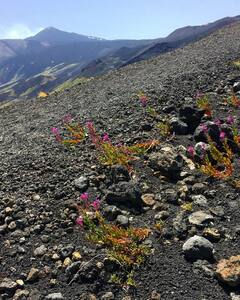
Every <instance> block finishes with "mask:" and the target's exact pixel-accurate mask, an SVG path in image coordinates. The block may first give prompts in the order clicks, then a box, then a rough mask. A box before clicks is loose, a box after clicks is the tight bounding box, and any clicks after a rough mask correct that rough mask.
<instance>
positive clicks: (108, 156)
mask: <svg viewBox="0 0 240 300" xmlns="http://www.w3.org/2000/svg"><path fill="white" fill-rule="evenodd" d="M87 128H88V131H89V135H90V138H91V141H92V143H93V144H94V145H95V147H96V149H97V150H98V151H99V153H100V156H99V160H100V162H101V163H102V164H105V165H123V166H126V167H127V168H128V169H130V166H129V162H130V161H133V160H135V159H136V156H137V155H139V154H144V153H145V152H146V151H148V150H150V149H151V148H153V147H154V146H156V145H157V144H158V143H159V142H158V141H156V140H153V141H148V142H145V143H138V144H135V145H132V146H125V145H122V144H117V145H114V144H113V143H112V142H111V140H110V138H109V136H108V134H107V133H105V134H104V136H103V137H100V136H99V135H98V134H97V132H96V129H95V127H94V125H93V122H87Z"/></svg>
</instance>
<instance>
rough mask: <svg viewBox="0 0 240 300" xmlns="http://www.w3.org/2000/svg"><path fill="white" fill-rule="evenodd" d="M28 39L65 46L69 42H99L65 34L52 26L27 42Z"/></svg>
mask: <svg viewBox="0 0 240 300" xmlns="http://www.w3.org/2000/svg"><path fill="white" fill-rule="evenodd" d="M29 39H30V40H35V41H38V42H43V43H49V44H67V43H71V42H90V41H94V40H101V39H100V38H97V37H91V36H85V35H82V34H77V33H74V32H66V31H63V30H60V29H57V28H55V27H52V26H49V27H46V28H45V29H43V30H42V31H40V32H39V33H37V34H36V35H35V36H32V37H30V38H28V40H29Z"/></svg>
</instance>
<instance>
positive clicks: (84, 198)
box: [80, 193, 88, 202]
mask: <svg viewBox="0 0 240 300" xmlns="http://www.w3.org/2000/svg"><path fill="white" fill-rule="evenodd" d="M80 199H81V200H82V201H84V202H86V201H87V200H88V193H83V194H81V195H80Z"/></svg>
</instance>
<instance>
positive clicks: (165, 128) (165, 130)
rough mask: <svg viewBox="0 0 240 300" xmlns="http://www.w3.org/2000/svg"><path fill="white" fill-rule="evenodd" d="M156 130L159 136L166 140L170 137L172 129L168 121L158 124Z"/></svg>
mask: <svg viewBox="0 0 240 300" xmlns="http://www.w3.org/2000/svg"><path fill="white" fill-rule="evenodd" d="M157 128H158V129H159V131H160V135H161V136H162V137H164V138H168V137H170V136H171V135H172V127H171V125H170V124H169V122H168V121H161V122H159V123H158V124H157Z"/></svg>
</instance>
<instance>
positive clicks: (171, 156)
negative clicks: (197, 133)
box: [149, 147, 183, 179]
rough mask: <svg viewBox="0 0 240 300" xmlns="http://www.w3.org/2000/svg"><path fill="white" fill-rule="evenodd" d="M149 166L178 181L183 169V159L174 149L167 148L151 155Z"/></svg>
mask: <svg viewBox="0 0 240 300" xmlns="http://www.w3.org/2000/svg"><path fill="white" fill-rule="evenodd" d="M149 165H150V167H151V168H152V169H153V170H154V171H160V172H161V173H162V174H163V175H164V176H166V177H168V178H172V179H177V178H179V177H180V173H181V171H182V168H183V158H182V156H181V155H180V154H179V153H178V152H176V150H175V149H174V148H172V147H165V148H162V149H161V150H160V151H159V152H155V153H151V154H150V155H149Z"/></svg>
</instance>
